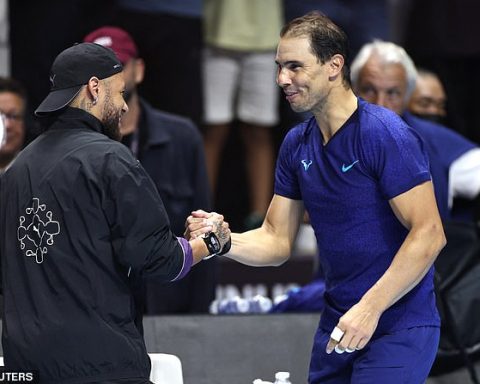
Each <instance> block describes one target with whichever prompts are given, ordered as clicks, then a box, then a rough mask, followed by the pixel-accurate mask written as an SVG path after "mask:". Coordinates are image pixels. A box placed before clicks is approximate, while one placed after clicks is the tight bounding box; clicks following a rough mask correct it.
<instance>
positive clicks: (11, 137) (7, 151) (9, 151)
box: [0, 77, 27, 172]
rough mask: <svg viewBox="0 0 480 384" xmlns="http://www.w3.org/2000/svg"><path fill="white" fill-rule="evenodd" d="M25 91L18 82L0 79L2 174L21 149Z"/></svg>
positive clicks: (24, 129) (23, 139)
mask: <svg viewBox="0 0 480 384" xmlns="http://www.w3.org/2000/svg"><path fill="white" fill-rule="evenodd" d="M26 108H27V94H26V91H25V89H24V87H23V85H21V84H20V83H19V82H18V81H16V80H14V79H12V78H7V77H0V116H1V118H2V119H3V124H4V126H5V133H6V136H5V142H4V143H3V145H2V147H1V149H0V172H2V171H3V170H4V169H5V168H6V167H7V166H8V165H9V164H10V163H11V162H12V160H13V159H14V158H15V156H17V154H18V152H20V150H21V149H22V148H23V145H24V143H25V137H26V125H25V111H26Z"/></svg>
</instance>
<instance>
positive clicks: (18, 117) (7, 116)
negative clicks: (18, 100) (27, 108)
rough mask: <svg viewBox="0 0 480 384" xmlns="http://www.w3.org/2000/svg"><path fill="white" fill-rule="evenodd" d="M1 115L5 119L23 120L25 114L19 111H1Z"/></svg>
mask: <svg viewBox="0 0 480 384" xmlns="http://www.w3.org/2000/svg"><path fill="white" fill-rule="evenodd" d="M0 116H1V117H2V119H3V120H4V121H12V122H13V121H15V122H16V121H22V120H23V115H21V114H18V113H3V112H0Z"/></svg>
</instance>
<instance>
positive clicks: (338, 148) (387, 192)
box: [275, 99, 440, 334]
mask: <svg viewBox="0 0 480 384" xmlns="http://www.w3.org/2000/svg"><path fill="white" fill-rule="evenodd" d="M427 180H430V173H429V164H428V159H427V155H426V153H425V151H424V148H423V142H422V140H421V138H420V136H419V135H418V134H417V133H416V132H415V131H413V130H412V129H411V128H410V127H408V126H407V125H406V124H405V122H404V121H403V120H402V119H401V118H400V117H398V116H397V115H396V114H395V113H393V112H391V111H389V110H387V109H385V108H382V107H379V106H376V105H372V104H369V103H366V102H365V101H363V100H361V99H359V100H358V108H357V110H356V111H355V112H354V114H353V115H352V116H351V117H350V118H349V119H348V120H347V121H346V122H345V124H344V125H343V126H342V127H341V128H340V129H339V130H338V131H337V132H336V133H335V135H334V136H333V137H332V138H331V139H330V140H329V141H328V143H327V144H326V145H323V137H322V133H321V131H320V129H319V127H318V125H317V123H316V120H315V118H313V117H312V118H311V119H309V120H307V121H305V122H304V123H302V124H300V125H298V126H296V127H294V128H293V129H292V130H290V131H289V133H288V134H287V136H286V138H285V140H284V142H283V144H282V146H281V148H280V153H279V157H278V161H277V168H276V174H275V193H276V194H278V195H280V196H284V197H287V198H290V199H295V200H303V202H304V204H305V208H306V209H307V211H308V213H309V216H310V221H311V224H312V227H313V229H314V231H315V235H316V237H317V243H318V247H319V257H320V262H321V265H322V268H323V270H324V273H325V280H326V289H325V310H324V312H323V314H322V318H321V322H320V325H321V326H322V328H324V329H325V330H327V331H331V330H332V329H333V328H334V326H335V325H336V324H337V322H338V319H339V318H340V317H341V316H342V315H343V314H344V313H345V312H346V311H347V310H348V309H349V308H350V307H352V306H353V305H354V304H356V303H357V302H358V301H359V300H360V298H361V297H362V296H363V294H364V293H365V292H366V291H367V290H368V289H369V288H370V287H372V286H373V284H374V283H375V282H376V281H377V280H378V279H379V278H380V277H381V276H382V275H383V274H384V272H385V271H386V269H387V268H388V267H389V266H390V264H391V262H392V260H393V258H394V256H395V254H396V252H397V250H398V249H399V247H400V245H401V244H402V242H403V241H404V239H405V237H406V236H407V234H408V231H407V229H406V228H405V227H404V226H403V225H402V224H401V223H400V222H399V220H398V219H397V218H396V217H395V215H394V213H393V211H392V209H391V207H390V205H389V202H388V201H389V200H390V199H392V198H393V197H395V196H397V195H399V194H401V193H404V192H406V191H408V190H410V189H411V188H413V187H415V186H417V185H419V184H421V183H423V182H425V181H427ZM439 324H440V320H439V316H438V313H437V309H436V306H435V295H434V290H433V268H431V269H430V271H429V272H428V273H427V274H426V276H425V277H424V279H423V280H422V281H421V282H420V283H419V284H418V285H417V286H416V287H415V288H414V289H412V290H411V291H410V292H409V293H408V294H406V295H405V296H404V297H403V298H402V299H400V300H399V301H398V302H397V303H395V304H394V305H393V306H392V307H390V308H389V309H388V310H387V311H385V312H384V314H383V315H382V317H381V319H380V322H379V325H378V328H377V331H376V333H377V334H378V333H385V332H390V331H394V330H398V329H403V328H408V327H412V326H422V325H433V326H438V325H439Z"/></svg>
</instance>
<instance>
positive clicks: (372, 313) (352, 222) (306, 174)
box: [187, 13, 445, 384]
mask: <svg viewBox="0 0 480 384" xmlns="http://www.w3.org/2000/svg"><path fill="white" fill-rule="evenodd" d="M280 36H281V39H280V42H279V45H278V49H277V55H276V61H277V64H278V75H277V83H278V84H279V86H280V87H281V88H282V89H283V91H284V93H285V96H286V98H287V100H288V101H289V103H290V105H291V107H292V109H293V110H294V111H296V112H305V111H309V112H311V113H312V114H313V117H312V118H311V119H309V120H307V121H305V122H304V123H302V124H300V125H298V126H296V127H295V128H293V129H292V130H291V131H290V132H289V133H288V134H287V137H286V138H285V140H284V142H283V144H282V147H281V149H280V153H279V158H278V161H277V168H276V174H275V195H274V197H273V199H272V201H271V204H270V208H269V210H268V212H267V216H266V218H265V221H264V223H263V225H262V227H261V228H258V229H256V230H253V231H249V232H245V233H241V234H232V248H231V250H230V252H229V253H227V255H226V256H227V257H230V258H231V259H234V260H237V261H239V262H241V263H244V264H247V265H252V266H266V265H279V264H282V263H284V262H285V261H286V260H287V259H288V257H289V256H290V254H291V250H292V245H293V243H294V240H295V236H296V234H297V231H298V228H299V225H300V223H301V222H302V218H303V212H304V209H306V210H307V211H308V214H309V216H310V220H311V223H312V226H313V228H314V231H315V235H316V237H317V242H318V245H319V251H320V255H321V263H322V268H323V270H324V272H325V284H326V287H325V295H324V297H325V311H324V313H323V315H322V317H321V320H320V324H319V328H318V331H317V333H316V335H315V341H314V346H313V351H312V358H311V363H310V373H309V382H310V383H351V382H355V383H373V382H388V383H412V384H413V383H420V382H423V381H424V380H425V379H426V377H427V375H428V372H429V370H430V367H431V365H432V363H433V360H434V358H435V354H436V350H437V346H438V338H439V325H440V321H439V317H438V313H437V310H436V307H435V296H434V291H433V269H432V264H433V262H434V260H435V258H436V256H437V254H438V253H439V251H440V250H441V249H442V248H443V246H444V244H445V236H444V233H443V229H442V223H441V220H440V216H439V213H438V209H437V206H436V203H435V197H434V193H433V186H432V182H431V180H430V173H429V165H428V159H427V155H426V153H425V151H424V148H423V147H424V144H423V142H422V140H421V138H420V137H419V136H418V134H416V133H415V132H414V131H413V130H412V129H410V128H409V127H408V126H407V125H406V124H405V122H404V121H403V120H402V119H400V118H399V117H398V116H397V115H396V114H394V113H392V112H391V111H389V110H387V109H385V108H382V107H378V106H374V105H371V104H368V103H366V102H364V101H363V100H361V99H357V97H356V96H355V94H354V93H353V91H352V89H351V86H350V77H349V68H348V66H347V65H346V62H347V61H348V57H347V45H348V43H347V37H346V35H345V34H344V32H343V31H342V30H341V29H340V28H338V26H336V25H335V24H333V23H332V22H331V21H330V20H329V19H328V18H327V17H325V16H323V15H321V14H319V13H309V14H307V15H305V16H303V17H300V18H297V19H295V20H292V21H291V22H289V23H288V24H287V25H286V26H285V27H284V28H283V29H282V31H281V34H280ZM208 216H209V213H206V212H203V211H196V212H193V214H192V216H191V217H189V218H188V220H187V225H188V231H190V234H191V236H193V237H195V236H197V235H200V234H201V230H202V225H203V224H202V223H201V221H202V220H203V219H204V218H205V217H208ZM333 351H336V352H337V353H333V354H332V352H333ZM345 351H346V352H349V353H343V352H345Z"/></svg>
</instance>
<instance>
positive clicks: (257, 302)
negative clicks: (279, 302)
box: [248, 295, 272, 313]
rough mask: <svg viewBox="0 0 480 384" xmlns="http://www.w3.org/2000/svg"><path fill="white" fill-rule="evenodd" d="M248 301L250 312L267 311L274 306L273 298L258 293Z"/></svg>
mask: <svg viewBox="0 0 480 384" xmlns="http://www.w3.org/2000/svg"><path fill="white" fill-rule="evenodd" d="M248 302H249V306H248V312H249V313H267V312H268V311H270V309H271V308H272V300H271V299H270V298H269V297H265V296H261V295H256V296H254V297H253V298H252V299H250V300H249V301H248Z"/></svg>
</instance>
